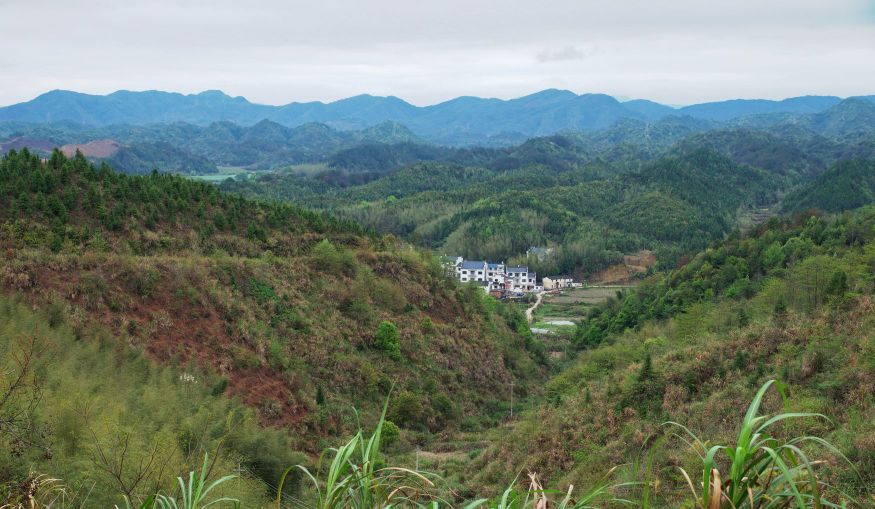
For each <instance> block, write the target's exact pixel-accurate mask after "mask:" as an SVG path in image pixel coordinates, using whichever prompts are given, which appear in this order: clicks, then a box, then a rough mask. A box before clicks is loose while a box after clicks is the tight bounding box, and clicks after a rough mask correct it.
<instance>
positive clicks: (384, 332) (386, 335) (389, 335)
mask: <svg viewBox="0 0 875 509" xmlns="http://www.w3.org/2000/svg"><path fill="white" fill-rule="evenodd" d="M374 344H375V345H376V347H377V348H379V349H380V350H383V351H384V352H386V354H387V355H388V356H389V358H390V359H392V360H396V361H397V360H401V339H400V337H399V335H398V328H397V327H395V324H394V323H392V322H390V321H388V320H383V321H382V322H380V326H379V327H378V328H377V333H376V335H375V336H374Z"/></svg>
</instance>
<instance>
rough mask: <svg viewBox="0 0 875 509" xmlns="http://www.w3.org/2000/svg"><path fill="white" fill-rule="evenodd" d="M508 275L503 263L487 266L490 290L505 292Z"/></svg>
mask: <svg viewBox="0 0 875 509" xmlns="http://www.w3.org/2000/svg"><path fill="white" fill-rule="evenodd" d="M506 277H507V273H506V270H505V266H504V264H503V263H487V264H486V281H487V282H488V283H489V289H490V290H495V291H497V290H504V285H505V279H506Z"/></svg>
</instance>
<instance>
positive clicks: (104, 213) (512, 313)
mask: <svg viewBox="0 0 875 509" xmlns="http://www.w3.org/2000/svg"><path fill="white" fill-rule="evenodd" d="M0 191H2V192H0V252H2V253H4V254H3V256H2V257H0V277H2V280H0V281H2V288H3V290H4V294H5V295H4V296H2V297H0V330H2V331H4V333H3V334H0V338H2V339H0V373H2V375H0V378H2V377H5V376H6V374H7V373H11V374H14V373H17V371H16V370H21V369H22V366H21V365H20V364H19V362H18V361H19V360H20V359H22V358H27V356H25V357H22V356H20V355H18V353H19V352H21V351H24V350H27V349H28V348H29V347H28V345H29V343H28V341H27V339H28V338H31V337H36V338H37V339H39V338H43V337H49V336H50V337H52V338H54V339H53V340H52V341H53V342H54V343H55V344H57V345H59V348H64V349H66V350H67V353H68V355H69V359H71V361H70V362H66V361H63V359H65V358H67V357H64V355H63V354H62V352H58V351H56V350H54V347H52V348H43V346H45V345H42V344H40V345H38V348H36V349H35V350H34V351H36V352H37V353H38V355H37V357H36V358H35V360H34V362H37V363H39V365H40V366H48V367H50V369H48V370H46V369H43V368H40V369H38V370H36V371H34V372H28V371H25V374H24V378H25V379H27V380H30V377H31V376H32V377H33V385H24V386H22V388H21V389H20V390H17V392H16V395H15V396H16V400H17V401H19V402H20V403H21V405H23V406H20V407H19V406H13V408H9V407H8V406H4V405H3V404H0V419H5V418H6V417H9V416H14V417H16V418H17V417H18V416H21V415H26V416H27V419H26V420H24V421H21V422H20V423H19V424H20V425H21V426H22V428H21V429H17V428H16V429H15V430H14V431H15V433H11V434H8V433H6V430H7V428H6V427H5V424H4V427H3V428H0V448H2V449H4V450H6V448H7V447H9V448H11V449H9V450H13V449H14V450H15V451H17V453H16V456H15V457H14V458H13V459H12V464H11V465H8V466H7V465H4V466H3V468H2V469H0V487H3V486H5V484H4V482H6V481H7V480H9V476H10V475H11V476H12V479H16V478H17V479H19V480H20V479H24V478H25V477H26V476H27V474H28V472H29V471H30V469H34V468H35V469H37V470H38V471H40V472H52V473H53V474H54V475H58V476H62V477H63V479H64V480H65V482H66V483H76V482H85V481H86V480H88V481H89V482H90V481H96V482H97V484H96V485H95V487H94V492H93V493H92V495H91V499H90V503H93V504H95V506H100V507H109V506H111V505H112V504H113V503H120V501H119V499H118V497H117V494H119V493H126V490H131V491H132V492H134V493H135V494H136V495H137V496H138V497H142V496H143V495H144V494H145V493H148V492H149V490H152V491H151V492H152V493H154V491H155V490H156V488H157V487H160V486H165V488H166V489H172V485H170V484H169V481H170V478H169V477H166V476H165V477H162V476H164V475H166V474H162V472H163V470H161V471H159V470H158V469H157V466H156V468H154V469H153V468H151V467H149V468H147V469H146V471H145V472H139V471H138V470H137V469H138V468H141V467H142V466H143V465H144V464H145V463H138V461H139V460H136V461H134V460H132V461H131V462H129V463H128V464H127V467H125V466H119V465H117V464H111V465H103V466H101V463H100V462H99V461H97V462H96V463H92V462H91V460H90V459H89V458H95V457H99V455H100V453H98V449H97V448H98V447H104V448H105V449H103V450H104V451H109V450H112V451H114V452H115V453H119V454H122V455H124V453H123V452H121V449H119V448H121V447H125V448H127V447H128V446H129V447H130V450H129V452H128V454H129V455H130V456H131V457H134V458H143V457H145V456H148V455H149V454H152V455H155V454H157V455H158V457H160V458H162V461H163V460H165V459H166V461H168V462H170V463H168V465H170V464H172V465H173V471H174V473H175V472H177V471H183V469H185V470H187V469H191V468H192V467H194V466H195V465H197V464H198V463H199V462H200V461H202V459H203V453H204V452H206V451H209V452H215V451H216V450H217V449H216V447H219V449H218V450H219V461H220V462H221V463H222V464H223V465H229V464H231V463H232V462H235V463H234V464H237V463H236V462H237V461H240V462H241V464H243V465H245V466H246V468H247V469H248V471H249V472H250V473H251V474H250V475H251V476H254V477H255V478H259V479H261V480H262V481H265V482H267V483H268V486H270V485H273V486H275V485H276V483H277V481H278V479H279V476H280V474H281V473H282V470H283V469H284V468H286V467H288V466H290V464H291V463H292V460H293V459H294V458H293V456H294V455H293V454H292V453H293V452H294V451H303V452H312V451H314V450H316V449H318V448H319V447H320V444H321V440H323V439H325V438H327V437H333V436H337V435H343V434H346V433H348V432H349V431H350V430H351V429H352V428H353V427H354V426H355V418H354V415H353V414H352V413H351V412H350V407H351V406H352V405H353V403H354V406H355V407H357V408H358V409H359V410H361V411H362V415H363V418H365V419H366V420H370V419H372V418H373V416H374V414H375V412H377V411H378V409H379V408H380V406H381V404H382V402H383V401H384V398H385V397H386V394H387V393H388V391H389V389H390V388H391V387H392V386H393V384H394V392H393V395H394V397H393V399H392V400H391V402H390V408H389V412H390V419H391V420H392V421H393V422H394V423H395V424H396V425H397V426H399V427H401V428H409V429H411V430H413V431H412V432H419V431H433V432H436V431H440V430H442V429H444V428H445V427H447V426H457V425H458V423H459V422H460V421H462V420H465V419H467V420H468V421H470V423H469V425H470V426H472V427H473V428H475V429H476V428H478V427H480V426H488V425H490V424H491V423H492V422H494V420H495V419H496V415H497V414H498V413H499V412H502V411H503V409H504V408H505V405H506V404H507V403H506V401H507V399H508V398H509V397H510V394H509V393H508V390H507V388H508V387H510V386H511V383H513V387H515V388H516V393H517V396H521V395H525V394H526V393H527V392H529V391H534V390H536V389H535V387H536V385H535V384H533V382H534V381H536V380H537V379H538V378H539V377H540V376H541V373H542V372H543V371H544V369H545V365H546V364H545V363H546V359H544V357H543V354H542V352H541V350H540V349H539V347H538V346H537V344H536V343H535V342H534V341H533V339H532V337H531V335H530V333H529V332H528V330H527V328H526V324H525V318H524V317H523V316H522V314H521V313H520V312H518V311H517V310H515V309H513V308H509V307H504V306H500V307H499V306H496V305H495V303H494V302H493V301H491V300H488V299H485V298H484V296H483V292H482V291H480V290H479V289H474V288H471V289H466V288H459V287H457V285H456V284H455V283H454V282H453V281H452V280H449V279H447V278H446V277H445V275H444V272H443V269H442V268H441V267H440V266H439V265H438V264H437V263H436V262H434V260H433V259H432V258H431V256H430V255H429V254H420V253H418V252H417V251H415V250H414V249H412V248H410V247H408V246H405V245H403V244H400V243H397V242H396V241H395V240H394V239H391V238H382V237H379V236H376V235H372V234H368V233H367V232H364V231H363V230H362V229H361V228H360V227H358V226H357V225H356V224H354V223H352V222H349V221H345V220H338V219H334V218H332V217H330V216H326V215H324V214H322V213H317V212H308V211H305V210H302V209H299V208H296V207H293V206H291V205H281V204H271V203H265V202H258V201H252V200H249V199H246V198H242V197H240V196H239V195H230V194H226V193H223V192H220V191H219V190H218V189H216V187H214V186H211V185H208V184H203V183H198V182H194V181H191V180H187V179H184V178H182V177H177V176H172V175H166V174H157V173H155V174H150V175H146V176H128V175H124V174H119V173H116V172H114V171H113V170H112V169H111V168H109V167H108V166H105V165H103V166H99V167H95V166H93V165H91V164H89V163H88V162H87V161H86V160H85V158H83V157H82V156H81V155H76V156H75V157H73V158H71V159H68V158H66V157H64V156H63V155H62V154H61V153H59V152H54V153H53V154H52V155H51V157H50V158H49V159H47V160H41V159H40V158H38V157H36V156H35V155H33V154H30V153H28V152H27V151H21V152H17V151H13V152H10V153H9V154H7V155H6V156H5V157H4V158H3V159H2V160H0ZM22 308H24V309H27V312H26V313H25V312H23V311H21V309H22ZM6 332H8V334H7V333H6ZM22 349H24V350H22ZM72 359H76V360H75V361H73V360H72ZM116 370H120V372H121V373H125V374H119V375H111V376H110V375H106V376H105V377H103V376H102V375H97V374H99V373H104V374H106V373H111V372H114V371H116ZM82 373H87V376H84V377H83V376H80V375H82ZM10 376H11V375H10ZM94 377H97V378H94ZM101 377H102V378H101ZM3 380H5V378H3ZM71 380H76V381H75V382H72V381H71ZM114 383H117V384H118V385H117V386H115V385H113V384H114ZM0 385H2V384H0ZM5 388H6V386H5V385H2V387H0V389H3V390H5ZM30 390H32V391H39V394H40V395H41V399H40V398H38V395H37V394H36V393H35V392H28V391H30ZM14 392H15V391H14ZM28 395H30V396H33V398H37V399H29V398H30V396H28ZM229 398H230V399H229ZM234 401H241V402H243V403H244V404H245V405H246V406H247V407H248V409H246V408H243V407H242V406H240V405H239V404H238V403H235V402H234ZM31 402H35V403H33V404H34V405H36V406H28V405H30V403H31ZM187 402H190V403H187ZM194 402H198V403H197V404H198V405H204V406H206V407H209V410H208V409H201V407H200V406H196V407H194V408H192V407H191V406H189V405H190V404H194ZM165 405H166V406H165ZM223 408H224V409H227V410H222V409H223ZM122 409H123V410H122ZM213 409H215V411H216V412H219V414H214V413H212V412H213ZM223 411H227V412H228V414H227V416H225V415H221V412H223ZM18 412H25V413H18ZM217 415H218V419H217V420H216V416H217ZM472 415H476V417H471V416H472ZM235 416H236V417H235ZM226 417H227V419H226ZM226 420H227V422H226ZM241 420H242V421H245V422H241ZM3 422H6V421H5V420H4V421H3ZM10 422H13V421H10ZM14 422H15V423H18V421H17V420H16V421H14ZM234 423H236V424H234ZM259 423H260V424H259ZM50 424H52V426H49V425H50ZM55 424H58V425H57V426H55ZM259 425H262V426H273V427H277V428H279V429H281V430H284V431H282V432H264V433H261V432H260V431H258V430H259V429H260V428H259ZM22 437H24V438H22ZM86 437H87V439H86ZM219 444H222V445H221V446H219ZM61 449H62V450H63V454H61V453H60V450H61ZM153 457H154V456H153ZM113 458H117V456H113ZM298 459H300V458H298ZM83 465H84V466H83ZM137 465H139V467H138V466H137ZM150 465H151V463H150ZM156 465H157V464H156ZM115 468H120V469H121V470H123V471H122V472H121V473H118V472H116V471H115V470H114V469H115ZM106 469H109V470H106ZM113 472H115V473H117V474H118V475H119V476H121V479H120V480H118V479H115V477H114V476H115V474H114V473H113ZM15 476H20V477H15ZM138 476H142V479H141V481H142V482H141V483H139V484H138V482H135V480H136V479H137V477H138ZM118 483H121V484H122V487H120V486H119V485H118ZM253 486H255V488H253V489H254V490H255V491H253V492H252V493H251V495H252V497H254V498H252V500H263V496H264V495H265V493H266V491H264V490H265V489H266V488H264V487H263V485H262V487H258V485H257V484H255V485H253ZM258 490H261V491H258ZM258 497H262V498H258ZM260 503H261V502H259V503H258V504H255V503H253V505H256V506H257V505H259V504H260Z"/></svg>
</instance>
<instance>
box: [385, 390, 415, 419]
mask: <svg viewBox="0 0 875 509" xmlns="http://www.w3.org/2000/svg"><path fill="white" fill-rule="evenodd" d="M389 415H390V417H391V419H392V421H393V422H396V423H398V424H399V425H400V426H403V427H405V428H411V427H414V426H416V425H418V424H421V423H422V417H423V408H422V400H421V399H420V397H419V396H417V395H416V394H414V393H412V392H410V391H403V392H400V393H398V395H397V396H395V398H394V399H393V400H392V404H391V407H390V413H389Z"/></svg>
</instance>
